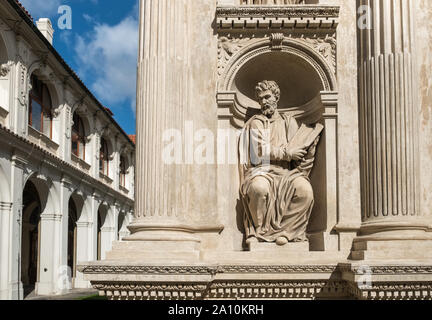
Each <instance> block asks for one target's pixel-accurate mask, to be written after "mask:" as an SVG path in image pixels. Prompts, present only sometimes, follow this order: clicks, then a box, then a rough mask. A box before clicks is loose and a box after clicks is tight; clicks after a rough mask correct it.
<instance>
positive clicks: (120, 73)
mask: <svg viewBox="0 0 432 320" xmlns="http://www.w3.org/2000/svg"><path fill="white" fill-rule="evenodd" d="M20 2H21V3H22V4H23V6H24V7H25V8H26V9H27V10H28V11H29V12H30V14H31V15H32V16H33V19H34V21H35V22H36V21H37V20H38V19H39V18H45V17H48V18H50V19H51V21H52V23H53V26H54V29H55V32H54V43H53V45H54V47H55V48H56V50H57V51H58V52H59V53H60V55H61V56H62V57H63V58H64V60H65V61H66V62H67V63H68V64H69V65H70V66H71V67H72V69H73V70H75V72H76V73H77V74H78V75H79V77H80V78H81V79H82V80H83V82H84V83H85V84H86V86H87V87H88V88H89V89H90V90H91V91H92V92H93V94H94V95H95V96H96V98H98V99H99V101H100V102H101V103H102V104H103V105H105V106H106V107H108V108H110V109H111V111H112V112H113V113H114V118H115V119H116V121H117V122H118V123H119V124H120V126H121V127H122V128H123V129H124V130H125V131H126V133H127V134H135V84H136V63H137V51H138V0H121V1H120V0H20ZM61 5H68V6H70V7H71V9H72V29H71V30H61V29H59V26H58V20H59V18H60V17H61V14H59V13H58V9H59V7H60V6H61Z"/></svg>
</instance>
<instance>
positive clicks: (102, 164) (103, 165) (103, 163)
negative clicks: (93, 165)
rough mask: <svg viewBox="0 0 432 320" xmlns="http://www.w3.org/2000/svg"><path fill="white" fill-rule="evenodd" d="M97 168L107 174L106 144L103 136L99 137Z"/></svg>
mask: <svg viewBox="0 0 432 320" xmlns="http://www.w3.org/2000/svg"><path fill="white" fill-rule="evenodd" d="M99 170H100V173H102V174H104V175H106V176H109V171H108V170H109V158H108V144H107V142H106V140H105V139H104V138H102V139H101V145H100V151H99Z"/></svg>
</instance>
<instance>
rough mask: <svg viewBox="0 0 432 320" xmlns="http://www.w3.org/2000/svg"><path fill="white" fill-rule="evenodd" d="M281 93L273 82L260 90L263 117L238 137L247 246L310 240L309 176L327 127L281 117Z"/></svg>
mask: <svg viewBox="0 0 432 320" xmlns="http://www.w3.org/2000/svg"><path fill="white" fill-rule="evenodd" d="M280 94H281V92H280V89H279V86H278V85H277V83H276V82H274V81H263V82H260V83H259V84H258V85H257V87H256V97H257V99H258V102H259V104H260V105H261V113H260V114H258V115H255V116H253V117H252V118H251V119H250V120H249V121H248V122H247V123H246V125H245V127H244V129H243V132H242V134H241V136H240V142H239V158H240V178H241V187H240V194H241V198H242V201H243V206H244V209H245V215H244V225H245V232H246V243H248V244H251V243H252V242H258V241H259V242H276V244H277V245H280V246H283V245H285V244H287V243H288V242H303V241H308V239H307V237H306V229H307V225H308V222H309V218H310V215H311V212H312V209H313V206H314V193H313V189H312V186H311V183H310V181H309V177H308V176H309V174H310V171H311V169H312V167H313V164H314V160H315V158H314V157H315V151H316V146H317V144H318V142H319V136H320V133H321V131H322V129H323V127H322V126H321V125H316V126H313V127H309V128H308V127H305V126H304V125H302V126H300V125H299V123H298V122H297V120H296V119H294V117H292V116H291V115H290V114H289V113H285V114H280V113H279V112H278V109H277V108H278V102H279V99H280ZM317 126H320V127H319V128H318V127H317ZM303 129H304V130H303ZM307 141H309V142H307Z"/></svg>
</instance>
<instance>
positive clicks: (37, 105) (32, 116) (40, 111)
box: [29, 75, 53, 139]
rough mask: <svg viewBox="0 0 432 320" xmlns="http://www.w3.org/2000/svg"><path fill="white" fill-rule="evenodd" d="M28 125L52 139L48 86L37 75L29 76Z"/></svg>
mask: <svg viewBox="0 0 432 320" xmlns="http://www.w3.org/2000/svg"><path fill="white" fill-rule="evenodd" d="M31 84H32V90H31V91H30V97H29V101H30V107H29V125H30V126H32V127H33V128H34V129H36V130H37V131H39V132H42V133H43V134H45V135H46V136H47V137H49V138H50V139H52V118H53V116H52V101H51V95H50V93H49V90H48V87H47V86H46V84H44V83H43V82H42V81H40V80H39V79H38V78H37V76H35V75H32V76H31Z"/></svg>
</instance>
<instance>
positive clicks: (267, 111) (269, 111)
mask: <svg viewBox="0 0 432 320" xmlns="http://www.w3.org/2000/svg"><path fill="white" fill-rule="evenodd" d="M276 109H277V104H273V103H267V104H265V105H263V106H262V109H261V110H262V113H263V115H265V116H266V117H271V116H273V115H274V114H275V112H276Z"/></svg>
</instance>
